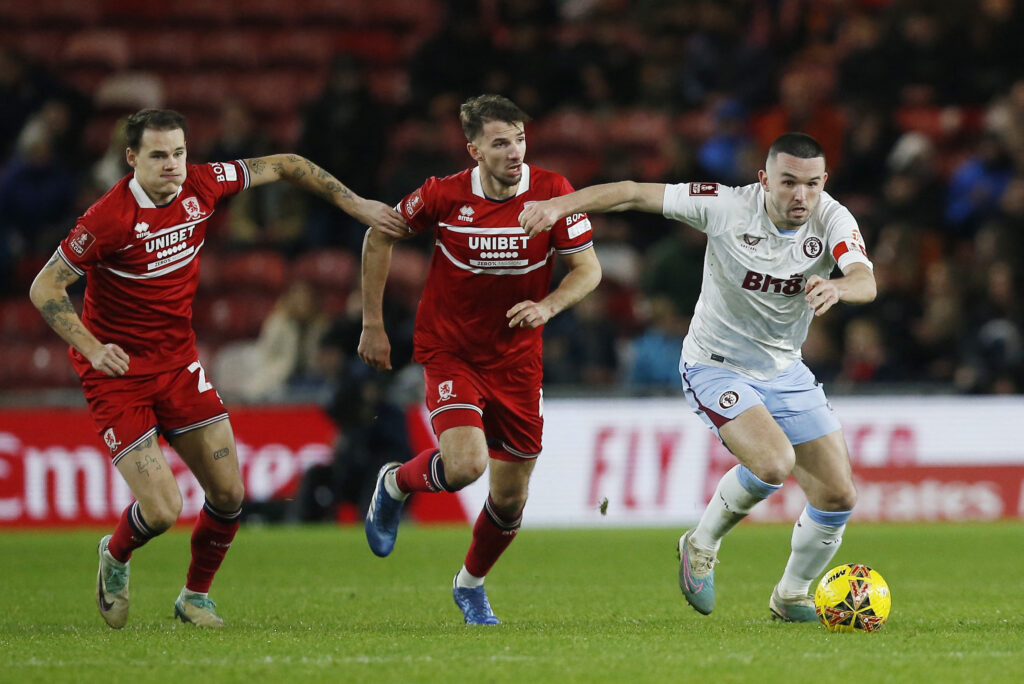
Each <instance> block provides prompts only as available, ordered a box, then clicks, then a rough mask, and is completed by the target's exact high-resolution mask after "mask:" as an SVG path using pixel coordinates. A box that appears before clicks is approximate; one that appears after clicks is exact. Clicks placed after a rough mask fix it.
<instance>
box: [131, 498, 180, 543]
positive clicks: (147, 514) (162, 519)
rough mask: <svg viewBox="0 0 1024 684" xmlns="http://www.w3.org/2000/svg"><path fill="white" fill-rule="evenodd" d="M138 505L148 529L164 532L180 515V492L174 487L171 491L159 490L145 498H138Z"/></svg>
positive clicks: (158, 532)
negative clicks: (154, 494) (158, 492)
mask: <svg viewBox="0 0 1024 684" xmlns="http://www.w3.org/2000/svg"><path fill="white" fill-rule="evenodd" d="M139 507H140V508H141V513H142V517H143V519H145V521H146V526H147V527H149V529H150V530H152V531H153V532H154V533H156V534H160V533H161V532H166V531H167V530H169V529H170V528H171V527H172V526H173V525H174V523H175V522H177V521H178V516H179V515H181V492H179V491H178V490H177V488H175V489H174V490H173V492H171V491H168V492H161V493H160V494H158V495H156V496H151V497H147V498H146V499H145V500H141V499H140V501H139Z"/></svg>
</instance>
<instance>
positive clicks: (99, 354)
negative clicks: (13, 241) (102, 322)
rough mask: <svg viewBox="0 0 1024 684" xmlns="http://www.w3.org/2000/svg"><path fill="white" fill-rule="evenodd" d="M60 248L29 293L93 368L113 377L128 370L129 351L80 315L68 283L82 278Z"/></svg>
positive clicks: (47, 317) (51, 323) (55, 327)
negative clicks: (99, 335)
mask: <svg viewBox="0 0 1024 684" xmlns="http://www.w3.org/2000/svg"><path fill="white" fill-rule="evenodd" d="M78 277H79V276H78V274H77V273H75V272H74V271H72V270H71V269H70V268H69V267H68V265H67V264H66V263H65V262H64V260H63V259H61V258H60V255H59V254H57V252H54V253H53V256H52V257H50V260H49V261H48V262H47V263H46V265H45V266H43V268H42V270H40V271H39V273H38V274H36V277H35V280H33V281H32V287H30V288H29V292H28V296H29V298H30V299H31V300H32V303H33V304H35V305H36V308H37V309H39V313H41V314H42V315H43V319H44V320H45V321H46V322H47V324H49V326H50V327H51V328H53V329H54V331H55V332H56V333H57V334H58V335H60V336H61V338H62V339H63V340H64V341H65V342H67V343H68V344H70V345H71V346H72V347H74V348H75V349H77V350H78V351H79V352H80V353H81V354H82V355H83V356H85V358H87V359H89V362H90V363H92V366H93V368H95V369H96V370H98V371H100V372H102V373H106V374H107V375H109V376H111V377H115V376H118V375H124V374H125V373H126V372H128V362H129V359H128V354H126V353H125V351H124V350H123V349H121V347H119V346H117V345H116V344H103V343H102V342H100V341H99V340H98V339H96V336H95V335H93V334H92V333H91V332H89V330H88V329H87V328H86V327H85V325H84V324H83V323H82V319H81V318H79V317H78V313H77V312H76V311H75V307H74V306H73V305H72V304H71V299H70V298H69V297H68V286H69V285H71V284H72V283H74V282H75V281H77V280H78Z"/></svg>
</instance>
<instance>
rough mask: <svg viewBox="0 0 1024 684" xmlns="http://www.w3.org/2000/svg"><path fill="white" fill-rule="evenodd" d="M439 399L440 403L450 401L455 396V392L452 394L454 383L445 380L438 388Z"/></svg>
mask: <svg viewBox="0 0 1024 684" xmlns="http://www.w3.org/2000/svg"><path fill="white" fill-rule="evenodd" d="M437 395H438V397H437V399H438V401H448V400H449V399H451V398H452V397H454V396H455V392H452V381H451V380H445V381H444V382H442V383H441V384H439V385H438V386H437Z"/></svg>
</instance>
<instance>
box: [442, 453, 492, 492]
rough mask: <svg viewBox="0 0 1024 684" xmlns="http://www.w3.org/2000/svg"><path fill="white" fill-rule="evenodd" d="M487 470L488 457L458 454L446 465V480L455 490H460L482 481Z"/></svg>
mask: <svg viewBox="0 0 1024 684" xmlns="http://www.w3.org/2000/svg"><path fill="white" fill-rule="evenodd" d="M485 470H487V455H486V454H484V455H483V456H480V455H478V454H472V453H462V454H456V455H455V456H454V457H453V458H451V459H450V461H449V460H446V462H445V464H444V474H445V479H446V480H447V481H448V486H449V487H451V488H452V489H453V490H456V491H457V490H459V489H462V488H463V487H465V486H466V485H469V484H472V483H473V482H476V481H477V480H479V479H480V476H481V475H483V474H484V471H485Z"/></svg>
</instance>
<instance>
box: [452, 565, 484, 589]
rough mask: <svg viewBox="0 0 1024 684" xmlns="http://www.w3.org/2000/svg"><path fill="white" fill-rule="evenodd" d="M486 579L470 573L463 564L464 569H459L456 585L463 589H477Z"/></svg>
mask: <svg viewBox="0 0 1024 684" xmlns="http://www.w3.org/2000/svg"><path fill="white" fill-rule="evenodd" d="M484 579H485V578H483V577H477V576H476V575H471V574H469V570H467V569H466V566H465V565H463V566H462V569H461V570H459V574H458V575H456V576H455V586H457V587H460V588H462V589H475V588H476V587H482V586H483V584H484Z"/></svg>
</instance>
